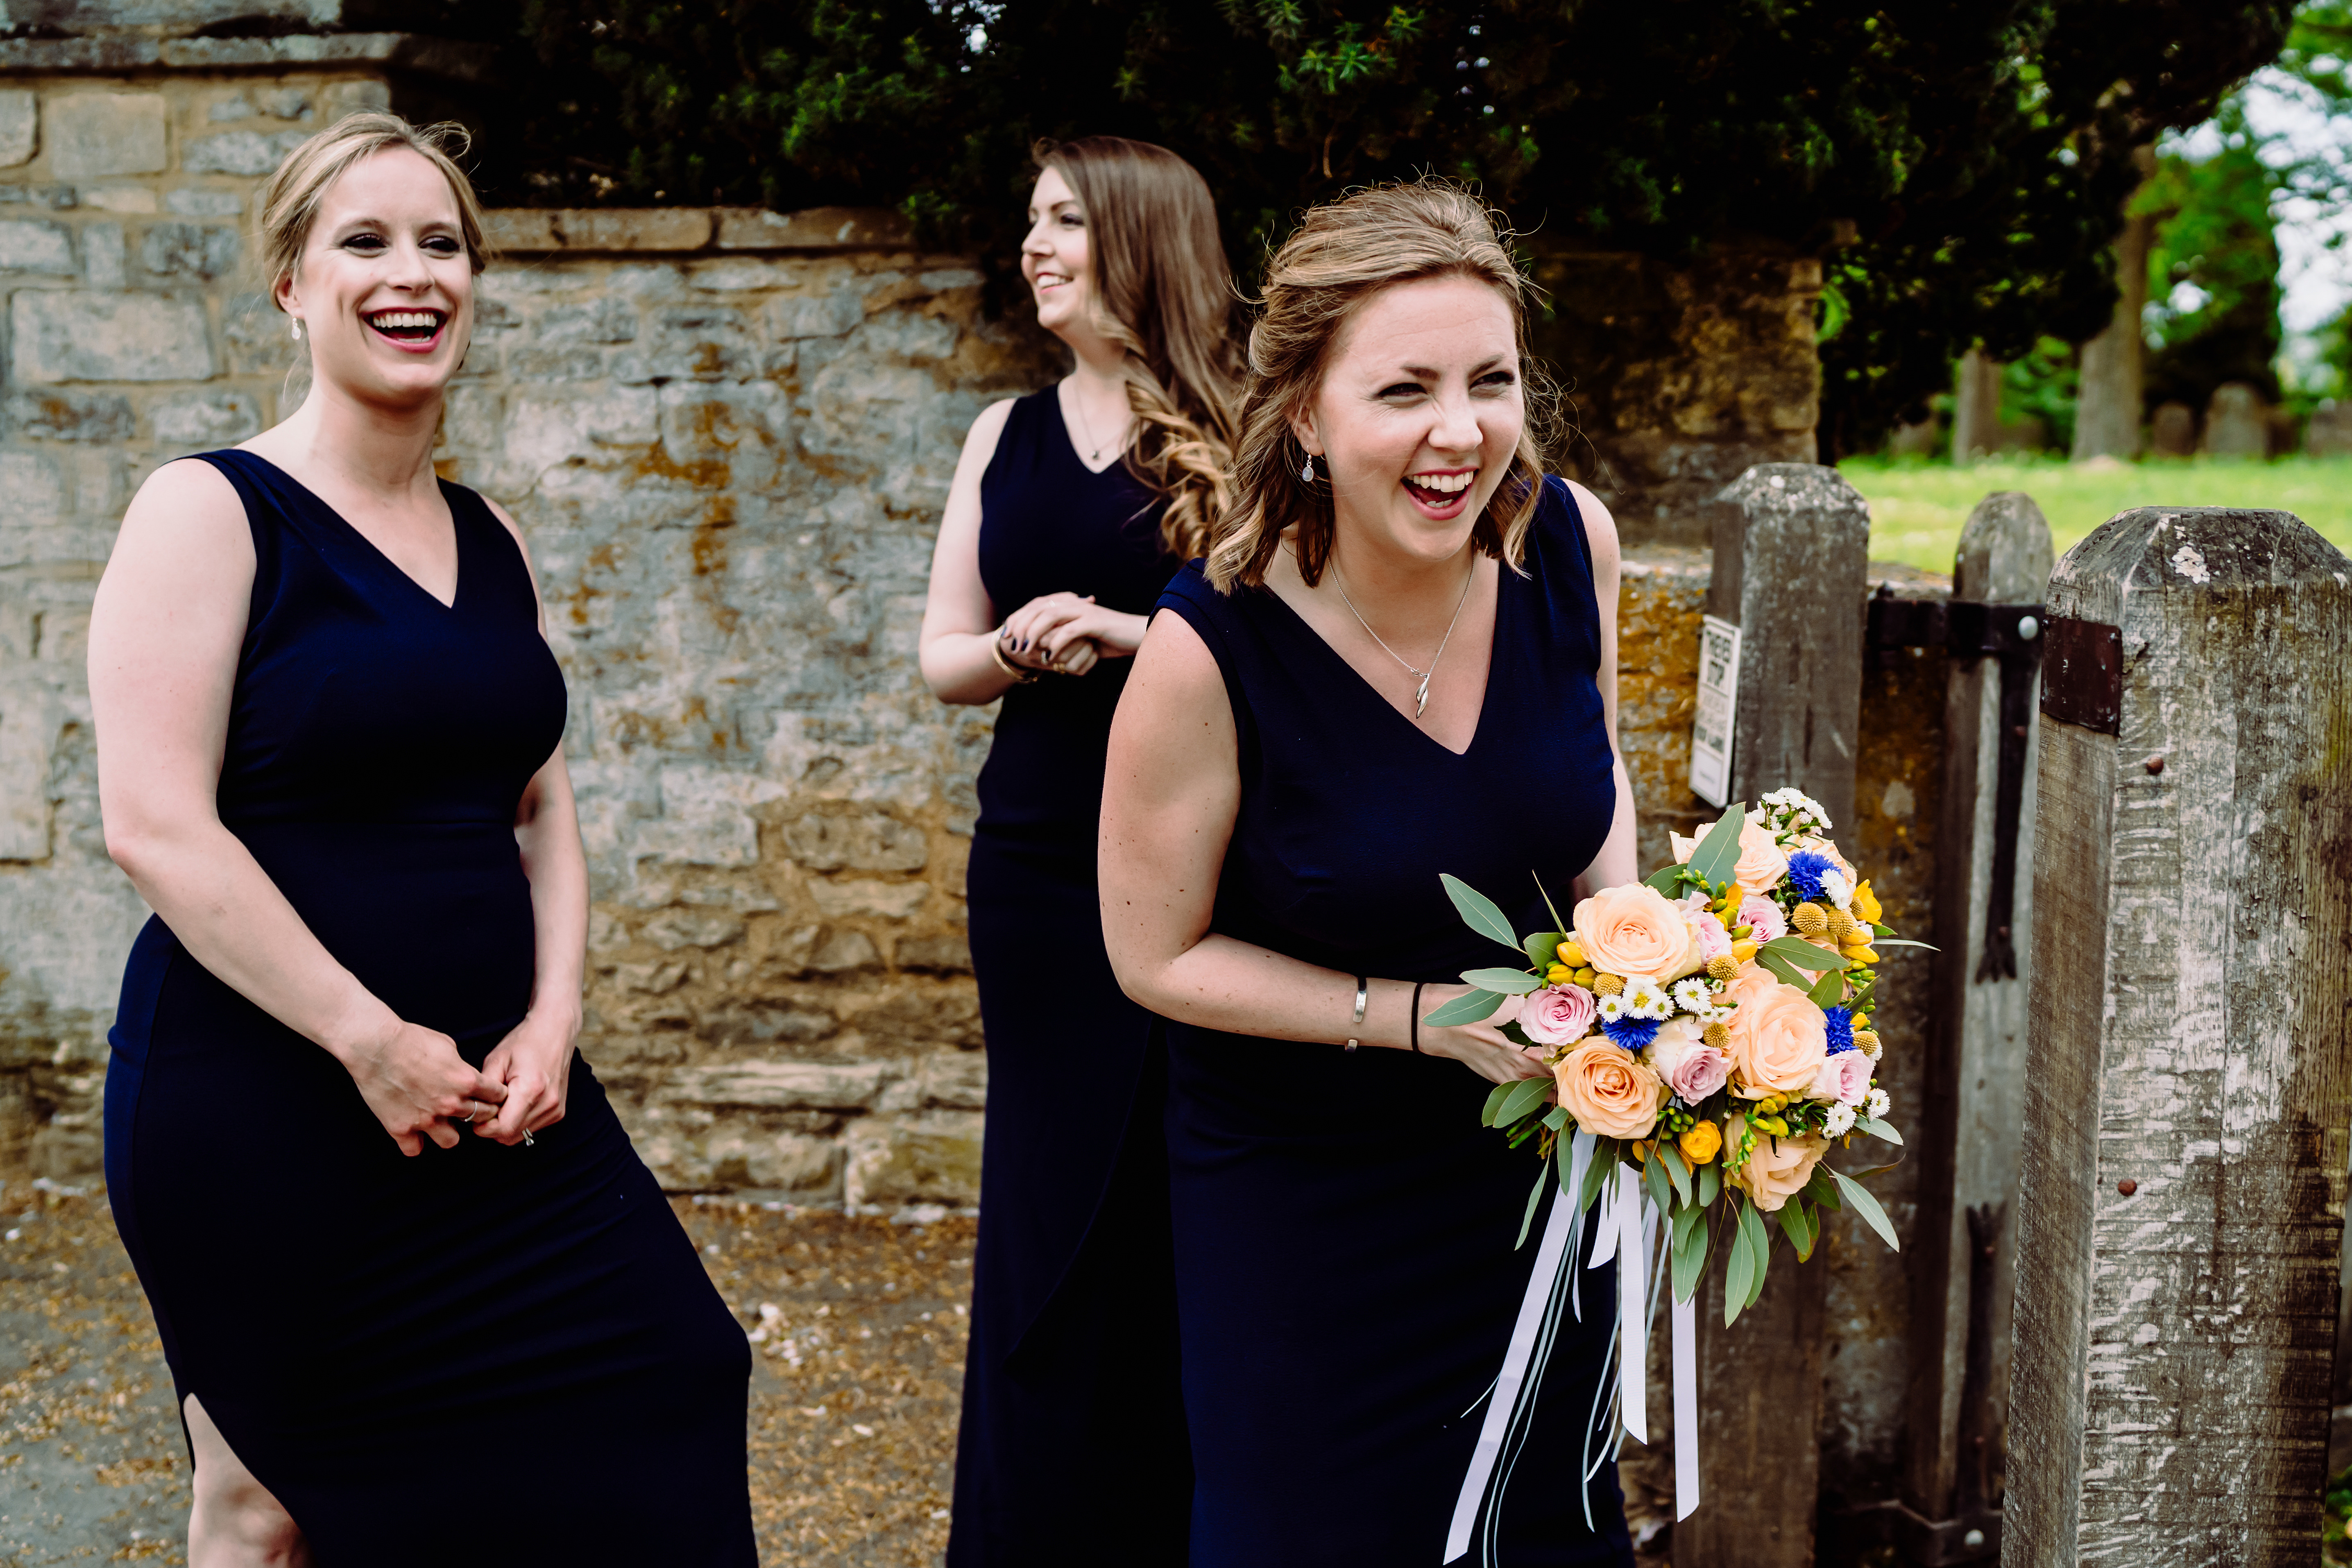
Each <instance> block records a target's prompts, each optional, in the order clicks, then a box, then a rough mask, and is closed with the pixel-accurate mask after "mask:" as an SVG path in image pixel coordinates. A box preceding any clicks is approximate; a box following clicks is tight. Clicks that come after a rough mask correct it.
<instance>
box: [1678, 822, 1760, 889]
mask: <svg viewBox="0 0 2352 1568" xmlns="http://www.w3.org/2000/svg"><path fill="white" fill-rule="evenodd" d="M1747 825H1748V803H1747V802H1746V801H1744V800H1742V801H1734V802H1733V803H1732V804H1731V805H1729V806H1728V807H1727V808H1726V809H1725V811H1724V814H1723V816H1721V817H1719V818H1718V819H1717V822H1716V825H1715V826H1713V827H1710V828H1708V829H1707V830H1706V837H1702V838H1701V839H1700V840H1699V841H1698V847H1697V848H1696V849H1693V850H1692V851H1691V858H1690V870H1691V875H1692V876H1694V877H1696V878H1698V879H1700V880H1701V881H1704V882H1705V883H1706V885H1707V888H1708V890H1709V891H1712V890H1714V889H1717V888H1719V887H1721V886H1723V885H1724V884H1725V883H1726V882H1728V881H1730V880H1731V874H1732V872H1733V871H1734V870H1736V869H1737V868H1738V865H1739V835H1740V832H1741V830H1742V829H1743V828H1745V827H1746V826H1747Z"/></svg>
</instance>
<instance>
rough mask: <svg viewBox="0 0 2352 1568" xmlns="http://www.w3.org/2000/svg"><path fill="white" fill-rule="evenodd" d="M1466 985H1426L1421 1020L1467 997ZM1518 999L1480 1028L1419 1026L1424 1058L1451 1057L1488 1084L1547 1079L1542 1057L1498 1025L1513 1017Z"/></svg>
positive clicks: (1549, 1074) (1499, 1009)
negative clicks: (1425, 1056) (1449, 1003)
mask: <svg viewBox="0 0 2352 1568" xmlns="http://www.w3.org/2000/svg"><path fill="white" fill-rule="evenodd" d="M1469 989H1470V987H1468V986H1467V985H1429V986H1424V987H1423V989H1422V993H1421V1012H1422V1016H1423V1017H1427V1016H1429V1015H1430V1014H1432V1013H1434V1012H1435V1011H1437V1009H1438V1008H1439V1007H1441V1006H1443V1005H1444V1004H1446V1003H1448V1002H1451V1001H1453V1000H1454V998H1455V997H1456V996H1461V995H1464V994H1467V993H1468V991H1469ZM1517 1002H1518V999H1517V997H1512V998H1509V999H1508V1000H1507V1002H1506V1004H1505V1005H1504V1006H1502V1007H1500V1008H1497V1009H1496V1014H1495V1017H1494V1018H1493V1019H1491V1020H1489V1021H1488V1022H1486V1023H1483V1024H1455V1025H1451V1026H1442V1027H1432V1026H1430V1025H1427V1024H1423V1026H1421V1048H1422V1051H1423V1054H1424V1055H1427V1056H1433V1057H1452V1058H1454V1060H1455V1061H1458V1062H1460V1063H1461V1064H1462V1065H1463V1066H1465V1067H1466V1068H1469V1069H1470V1070H1471V1071H1472V1072H1475V1073H1476V1074H1477V1075H1478V1076H1479V1077H1480V1078H1483V1079H1486V1080H1487V1081H1488V1082H1489V1083H1517V1081H1518V1080H1519V1079H1526V1078H1549V1077H1551V1076H1552V1072H1551V1068H1549V1067H1547V1066H1545V1065H1544V1059H1543V1058H1544V1053H1543V1052H1542V1051H1540V1050H1538V1049H1537V1048H1536V1047H1533V1046H1522V1045H1519V1044H1517V1042H1515V1041H1513V1040H1512V1039H1511V1038H1510V1037H1509V1036H1507V1035H1506V1034H1504V1033H1503V1031H1502V1029H1501V1028H1500V1027H1499V1025H1500V1024H1502V1023H1507V1022H1508V1021H1509V1020H1510V1018H1511V1017H1512V1016H1516V1012H1515V1010H1516V1008H1517Z"/></svg>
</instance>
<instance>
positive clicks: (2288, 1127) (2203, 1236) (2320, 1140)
mask: <svg viewBox="0 0 2352 1568" xmlns="http://www.w3.org/2000/svg"><path fill="white" fill-rule="evenodd" d="M2050 602H2051V607H2052V611H2053V614H2054V615H2063V616H2077V617H2080V618H2083V619H2086V620H2094V621H2102V622H2105V623H2107V624H2109V625H2113V626H2119V627H2120V628H2121V630H2122V646H2123V652H2124V658H2125V673H2124V681H2123V695H2122V714H2121V721H2120V725H2119V732H2118V733H2117V734H2116V735H2114V736H2107V735H2101V734H2095V733H2093V732H2091V731H2085V730H2082V729H2078V728H2076V727H2074V726H2071V725H2063V724H2059V723H2054V722H2052V723H2045V724H2044V725H2043V728H2042V750H2041V776H2040V780H2039V784H2040V795H2041V809H2040V814H2039V822H2038V826H2037V840H2038V844H2039V853H2038V855H2037V857H2036V866H2035V876H2034V894H2033V898H2034V952H2033V974H2032V999H2033V1000H2032V1013H2031V1018H2030V1021H2029V1040H2030V1047H2031V1068H2030V1070H2029V1072H2028V1074H2027V1076H2026V1083H2025V1116H2026V1123H2025V1155H2024V1162H2023V1165H2024V1169H2023V1178H2022V1183H2021V1198H2020V1202H2021V1216H2020V1226H2019V1237H2018V1249H2019V1263H2018V1284H2017V1307H2016V1325H2017V1333H2016V1352H2015V1366H2014V1373H2013V1393H2012V1398H2011V1462H2010V1467H2009V1479H2010V1490H2009V1506H2008V1522H2007V1531H2006V1536H2005V1550H2004V1552H2003V1561H2004V1562H2005V1563H2010V1564H2011V1565H2012V1568H2025V1565H2031V1568H2062V1565H2063V1568H2074V1565H2075V1564H2077V1563H2080V1564H2114V1565H2116V1568H2125V1565H2131V1568H2138V1565H2139V1564H2145V1563H2184V1564H2192V1565H2204V1564H2214V1565H2217V1568H2218V1565H2227V1568H2239V1565H2248V1568H2269V1565H2271V1564H2286V1563H2294V1564H2296V1565H2297V1568H2300V1565H2301V1564H2304V1563H2309V1562H2310V1561H2311V1559H2312V1557H2313V1555H2314V1553H2315V1545H2316V1542H2315V1536H2316V1532H2317V1531H2318V1528H2319V1490H2320V1486H2321V1482H2322V1479H2323V1471H2324V1468H2325V1465H2326V1432H2327V1413H2328V1373H2329V1361H2330V1355H2331V1351H2332V1347H2333V1342H2334V1337H2335V1327H2336V1268H2337V1261H2338V1256H2339V1251H2340V1247H2341V1243H2342V1227H2343V1202H2344V1188H2345V1176H2344V1172H2345V1161H2346V1153H2347V1137H2346V1121H2347V1114H2352V1029H2347V1022H2352V1012H2347V1006H2352V890H2347V889H2352V685H2347V664H2348V663H2352V562H2347V561H2346V560H2345V558H2344V557H2343V555H2342V554H2340V553H2339V552H2336V550H2335V549H2334V548H2333V547H2331V546H2330V545H2328V544H2327V543H2326V542H2325V541H2323V540H2322V539H2320V538H2319V536H2318V535H2317V534H2315V533H2314V532H2313V531H2311V530H2309V529H2308V528H2306V527H2305V526H2304V525H2303V524H2302V523H2301V522H2300V521H2297V520H2295V519H2294V518H2293V517H2291V516H2289V515H2287V514H2285V513H2283V512H2258V511H2238V510H2222V509H2182V510H2158V509H2152V508H2150V509H2141V510H2135V511H2130V512H2126V513H2123V514H2121V515H2120V516H2117V517H2116V518H2114V519H2112V520H2110V521H2108V522H2107V523H2105V525H2103V526H2102V527H2101V528H2100V529H2099V530H2098V531H2095V532H2094V533H2093V534H2092V535H2091V536H2090V537H2089V538H2087V539H2085V540H2084V542H2082V543H2081V544H2079V545H2077V546H2076V547H2075V548H2074V550H2073V551H2072V552H2069V553H2068V555H2067V557H2066V559H2065V560H2064V561H2063V562H2062V563H2060V564H2059V567H2058V569H2057V572H2056V573H2055V574H2054V575H2053V580H2052V584H2051V595H2050ZM2155 757H2160V758H2161V759H2162V760H2163V766H2162V768H2161V770H2160V771H2158V772H2153V773H2152V772H2150V771H2149V770H2148V767H2147V762H2148V760H2149V759H2150V758H2155ZM2123 1183H2129V1184H2131V1187H2132V1190H2131V1191H2130V1192H2129V1193H2128V1194H2126V1193H2124V1192H2122V1191H2120V1190H2119V1184H2123Z"/></svg>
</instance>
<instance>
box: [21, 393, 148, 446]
mask: <svg viewBox="0 0 2352 1568" xmlns="http://www.w3.org/2000/svg"><path fill="white" fill-rule="evenodd" d="M8 429H9V431H10V433H11V434H13V435H15V436H17V437H24V438H26V439H30V440H35V441H102V442H109V443H112V442H121V441H128V440H129V439H130V438H131V400H130V399H129V398H127V397H125V396H123V395H121V393H119V392H72V391H66V390H63V389H59V390H56V391H48V392H20V393H18V394H16V395H15V396H13V397H11V398H9V399H8Z"/></svg>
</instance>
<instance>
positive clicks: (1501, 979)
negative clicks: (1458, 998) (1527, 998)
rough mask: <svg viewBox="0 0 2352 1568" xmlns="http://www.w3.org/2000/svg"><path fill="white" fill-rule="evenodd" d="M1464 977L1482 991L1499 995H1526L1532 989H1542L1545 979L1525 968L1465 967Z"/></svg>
mask: <svg viewBox="0 0 2352 1568" xmlns="http://www.w3.org/2000/svg"><path fill="white" fill-rule="evenodd" d="M1462 978H1463V979H1464V980H1465V981H1466V982H1468V983H1469V984H1472V985H1475V986H1476V987H1478V989H1479V990H1481V991H1492V992H1494V993H1495V994H1496V995H1498V996H1524V995H1526V994H1528V992H1530V991H1540V990H1542V989H1543V986H1544V979H1543V976H1542V975H1540V974H1529V973H1528V972H1527V971H1526V970H1524V969H1465V970H1464V971H1463V972H1462Z"/></svg>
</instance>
